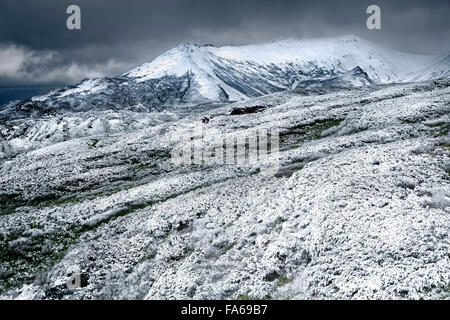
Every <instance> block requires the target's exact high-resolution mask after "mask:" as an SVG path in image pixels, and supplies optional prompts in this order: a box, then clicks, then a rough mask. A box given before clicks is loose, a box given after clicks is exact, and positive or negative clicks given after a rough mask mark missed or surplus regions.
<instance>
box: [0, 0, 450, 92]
mask: <svg viewBox="0 0 450 320" xmlns="http://www.w3.org/2000/svg"><path fill="white" fill-rule="evenodd" d="M70 4H78V5H79V6H80V7H81V26H82V30H78V31H70V30H68V29H67V28H66V18H67V17H68V15H67V14H66V8H67V6H68V5H70ZM370 4H378V5H379V6H380V8H381V24H382V29H381V30H368V29H367V28H366V19H367V17H368V15H367V14H366V8H367V7H368V6H369V5H370ZM449 21H450V1H449V0H427V1H425V0H423V1H419V0H404V1H403V0H386V1H379V0H378V1H377V0H370V1H366V0H351V1H350V0H339V1H336V0H330V1H318V0H314V1H313V0H311V1H309V0H305V1H302V0H277V1H275V0H272V1H268V0H222V1H216V0H127V1H124V0H81V1H80V0H79V1H76V0H70V1H66V0H41V1H36V0H21V1H13V0H0V86H1V85H21V84H47V83H57V84H62V83H75V82H77V81H79V80H81V79H83V78H88V77H97V76H112V75H119V74H121V73H123V72H125V71H127V70H129V69H130V68H132V67H134V66H137V65H139V64H141V63H144V62H147V61H151V60H152V59H153V58H155V57H156V56H158V55H160V54H161V53H163V52H164V51H167V50H168V49H170V48H172V47H174V46H176V45H177V44H179V43H181V42H193V43H199V44H215V45H226V44H234V45H238V44H249V43H259V42H265V41H273V40H277V39H282V38H287V37H290V38H299V39H302V38H319V37H330V36H338V35H345V34H353V35H356V36H359V37H361V38H364V39H367V40H370V41H373V42H376V43H379V44H380V45H383V46H387V47H391V48H395V49H398V50H403V51H407V52H413V53H421V54H444V53H446V52H448V51H450V23H449Z"/></svg>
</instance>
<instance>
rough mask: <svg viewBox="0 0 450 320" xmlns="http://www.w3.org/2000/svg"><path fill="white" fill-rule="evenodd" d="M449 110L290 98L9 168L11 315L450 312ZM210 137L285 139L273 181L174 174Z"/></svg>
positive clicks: (247, 175)
mask: <svg viewBox="0 0 450 320" xmlns="http://www.w3.org/2000/svg"><path fill="white" fill-rule="evenodd" d="M449 100H450V81H449V80H448V79H443V80H433V81H429V82H421V83H408V84H389V85H374V86H362V87H358V88H354V87H353V88H329V87H324V88H312V89H303V88H297V89H295V90H293V91H290V92H281V93H276V94H272V95H267V96H263V97H258V98H253V99H250V100H246V101H243V102H238V103H234V104H230V105H226V106H223V107H221V108H217V109H214V110H210V111H208V112H206V113H204V114H197V115H191V116H188V117H186V118H183V119H181V120H179V121H176V122H171V123H162V124H159V125H156V126H153V127H148V128H144V129H141V130H134V131H133V132H129V133H120V134H104V135H99V136H97V137H95V139H94V138H89V137H87V138H81V139H73V140H71V141H65V142H62V143H59V144H54V145H52V146H47V147H45V148H41V149H38V150H34V151H30V152H27V153H24V154H21V155H19V156H17V157H15V158H13V159H10V160H9V161H5V162H0V176H1V177H2V179H0V299H1V298H21V299H144V298H146V299H175V298H178V299H236V298H255V299H270V298H273V299H291V298H294V299H295V298H306V299H448V298H449V295H450V256H449V250H450V241H449V239H450V234H449V230H450V162H449V159H450V135H449V129H450V127H449V124H450V118H449V117H450V106H449V104H448V102H449ZM255 106H257V107H258V108H255ZM237 109H239V110H244V111H245V110H247V112H234V110H237ZM205 119H206V120H205ZM199 126H203V128H204V130H205V132H207V133H214V132H215V134H214V135H213V136H211V135H209V137H211V138H213V139H212V140H211V141H216V143H217V144H218V145H219V146H220V147H223V139H216V138H223V136H222V133H227V134H236V133H241V134H244V135H247V136H251V133H252V132H253V130H255V129H258V130H263V129H267V130H279V132H280V146H281V150H280V154H279V161H280V169H279V171H278V172H277V173H276V174H275V175H269V176H268V175H264V174H260V173H259V172H258V169H260V168H262V167H263V165H264V160H262V161H260V162H258V163H252V164H248V165H247V164H242V166H236V165H233V164H227V165H223V164H217V163H216V164H205V165H188V164H175V163H174V162H172V161H171V150H173V147H174V146H175V145H178V143H179V142H185V141H186V138H189V137H190V136H189V135H187V130H188V129H189V128H195V127H199ZM241 143H242V144H245V140H241ZM43 182H44V183H43ZM77 269H79V272H80V273H81V279H82V281H81V288H78V289H75V290H72V289H70V288H68V286H67V284H66V281H67V279H68V277H69V276H71V275H72V274H74V272H75V273H76V271H75V270H77Z"/></svg>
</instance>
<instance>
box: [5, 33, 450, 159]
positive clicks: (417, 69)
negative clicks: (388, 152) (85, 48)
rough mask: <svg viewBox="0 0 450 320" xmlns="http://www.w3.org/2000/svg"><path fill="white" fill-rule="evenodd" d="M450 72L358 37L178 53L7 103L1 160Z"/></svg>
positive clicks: (191, 47)
mask: <svg viewBox="0 0 450 320" xmlns="http://www.w3.org/2000/svg"><path fill="white" fill-rule="evenodd" d="M449 69H450V67H449V57H448V56H447V57H446V58H442V57H441V58H440V59H437V58H435V57H433V56H420V55H412V54H408V53H403V52H398V51H393V50H390V49H386V48H381V47H379V46H377V45H375V44H373V43H370V42H368V41H365V40H363V39H360V38H357V37H355V36H343V37H337V38H330V39H318V40H293V39H287V40H282V41H276V42H272V43H266V44H258V45H247V46H225V47H215V46H211V45H205V46H200V45H195V44H181V45H179V46H177V47H175V48H173V49H171V50H169V51H167V52H166V53H164V54H162V55H161V56H159V57H157V58H156V59H154V60H153V61H152V62H149V63H145V64H143V65H141V66H139V67H137V68H135V69H133V70H131V71H129V72H127V73H124V74H123V75H121V76H119V77H115V78H99V79H86V80H83V81H82V82H81V83H80V84H78V85H75V86H70V87H65V88H60V89H56V90H52V91H50V92H48V93H47V94H44V95H40V96H36V97H33V98H31V99H27V100H23V101H12V102H10V103H9V104H7V105H6V106H4V107H3V108H1V109H0V138H1V144H0V158H2V157H5V156H8V155H12V154H16V153H17V152H20V150H24V149H28V148H29V147H31V146H33V145H34V146H36V145H37V144H39V143H41V142H42V143H44V144H46V143H55V142H59V141H64V140H68V139H70V138H74V137H84V136H91V135H95V134H102V133H111V132H118V131H127V130H130V129H132V130H135V129H138V128H142V127H146V126H149V125H154V124H157V123H161V122H165V121H169V120H174V119H177V118H180V117H183V116H184V115H186V114H192V113H193V112H198V111H202V110H205V109H208V108H210V107H214V105H215V104H217V103H226V102H229V101H242V100H247V99H249V98H252V97H258V96H262V95H265V94H270V93H275V92H280V91H286V90H292V89H294V88H296V87H299V88H308V87H313V88H314V87H329V86H335V87H340V86H346V87H348V86H350V87H351V86H364V85H371V84H380V83H391V82H405V81H420V80H430V79H434V78H439V77H443V76H448V75H449ZM211 104H212V105H211ZM46 141H47V142H46Z"/></svg>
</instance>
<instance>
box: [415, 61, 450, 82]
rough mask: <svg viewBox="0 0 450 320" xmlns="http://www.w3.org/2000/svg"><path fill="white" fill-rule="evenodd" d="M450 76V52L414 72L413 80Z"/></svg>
mask: <svg viewBox="0 0 450 320" xmlns="http://www.w3.org/2000/svg"><path fill="white" fill-rule="evenodd" d="M445 77H450V54H448V55H446V56H445V57H441V58H439V59H437V61H435V62H432V63H431V64H430V65H429V66H427V67H425V68H423V69H421V70H419V71H416V72H413V73H412V76H411V81H425V80H431V79H438V78H445Z"/></svg>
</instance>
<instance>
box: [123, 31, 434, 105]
mask: <svg viewBox="0 0 450 320" xmlns="http://www.w3.org/2000/svg"><path fill="white" fill-rule="evenodd" d="M432 59H433V58H432V57H430V56H419V55H412V54H407V53H402V52H397V51H392V50H389V49H385V48H380V47H378V46H376V45H374V44H372V43H370V42H368V41H365V40H362V39H360V38H357V37H355V36H344V37H338V38H331V39H319V40H293V39H288V40H282V41H277V42H272V43H266V44H259V45H248V46H225V47H214V46H198V45H195V44H182V45H180V46H178V47H176V48H174V49H172V50H169V51H168V52H166V53H164V54H163V55H161V56H160V57H158V58H156V59H155V60H153V61H152V62H150V63H146V64H143V65H141V66H139V67H137V68H136V69H133V70H131V71H130V72H127V73H125V74H124V76H125V77H127V78H131V79H134V80H135V81H137V82H142V81H147V80H150V79H158V78H162V77H164V76H175V77H182V76H185V75H193V84H194V85H195V86H196V88H197V90H198V94H199V95H200V96H202V97H205V98H208V99H212V100H221V99H223V97H224V96H225V97H226V98H227V99H229V100H243V99H246V98H249V97H255V96H260V95H264V94H268V93H273V92H277V91H281V90H288V89H292V88H294V87H296V86H297V85H299V84H301V83H302V82H304V81H308V82H311V81H314V80H319V81H322V80H324V78H327V79H329V78H335V77H337V76H340V75H341V74H344V73H348V72H349V71H351V70H353V69H354V68H360V69H362V70H363V71H364V72H365V73H367V75H368V77H369V78H370V79H371V81H373V82H376V83H390V82H402V81H403V80H405V79H406V76H407V75H408V74H409V73H411V72H415V71H417V70H420V69H422V68H424V67H425V66H426V65H427V64H429V63H430V62H431V61H432ZM352 82H353V81H350V83H352ZM355 84H357V85H360V84H361V83H360V82H359V81H356V82H355Z"/></svg>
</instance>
